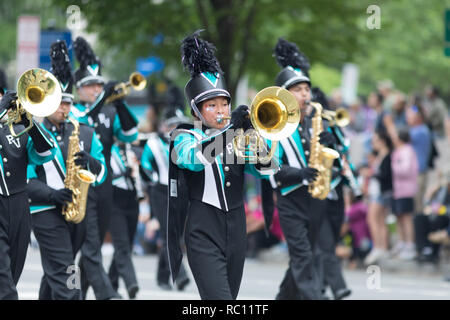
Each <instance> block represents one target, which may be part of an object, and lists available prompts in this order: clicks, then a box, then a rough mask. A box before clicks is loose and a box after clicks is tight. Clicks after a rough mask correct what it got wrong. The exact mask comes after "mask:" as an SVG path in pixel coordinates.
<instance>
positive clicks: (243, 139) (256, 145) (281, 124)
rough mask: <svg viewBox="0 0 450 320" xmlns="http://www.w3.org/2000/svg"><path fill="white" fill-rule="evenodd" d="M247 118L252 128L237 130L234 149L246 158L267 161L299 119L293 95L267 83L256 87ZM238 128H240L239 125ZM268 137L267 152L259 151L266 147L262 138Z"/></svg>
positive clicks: (294, 128) (295, 127) (296, 103)
mask: <svg viewBox="0 0 450 320" xmlns="http://www.w3.org/2000/svg"><path fill="white" fill-rule="evenodd" d="M250 120H251V122H252V125H253V128H255V130H254V131H252V132H250V133H246V134H238V135H237V136H236V137H235V138H234V139H233V147H234V152H235V154H236V156H237V157H240V158H242V159H245V160H246V161H250V162H251V161H258V162H261V163H267V162H269V161H270V160H271V159H272V157H273V155H274V154H275V150H276V148H277V145H278V141H279V140H282V139H285V138H287V137H289V136H290V135H291V134H292V133H294V131H295V130H296V129H297V126H298V123H299V122H300V108H299V107H298V102H297V100H296V99H295V97H294V95H293V94H292V93H290V92H289V91H288V90H286V89H284V88H281V87H275V86H273V87H267V88H265V89H263V90H261V91H259V92H258V93H257V94H256V96H255V98H254V99H253V101H252V103H251V106H250ZM241 131H243V130H242V129H241ZM263 138H265V139H267V140H271V141H272V146H271V148H270V152H269V153H268V154H267V155H265V156H261V155H258V154H259V153H260V152H262V151H266V150H264V148H265V143H264V139H263Z"/></svg>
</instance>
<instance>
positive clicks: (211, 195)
mask: <svg viewBox="0 0 450 320" xmlns="http://www.w3.org/2000/svg"><path fill="white" fill-rule="evenodd" d="M202 201H203V202H205V203H208V204H210V205H212V206H214V207H216V208H219V209H221V208H222V207H221V205H220V200H219V195H218V194H217V186H216V179H215V177H214V172H213V168H212V165H211V164H209V165H206V166H205V182H204V187H203V197H202Z"/></svg>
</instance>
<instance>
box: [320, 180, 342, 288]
mask: <svg viewBox="0 0 450 320" xmlns="http://www.w3.org/2000/svg"><path fill="white" fill-rule="evenodd" d="M336 192H337V194H338V200H330V199H327V200H325V202H326V212H325V214H324V218H323V220H322V223H321V225H320V230H319V239H318V245H317V250H316V257H315V258H316V267H317V269H318V274H319V277H320V281H321V284H322V291H325V287H326V285H329V286H330V288H331V291H332V292H333V294H334V295H335V294H336V292H337V291H338V290H339V289H345V288H346V287H347V285H346V283H345V280H344V276H343V274H342V267H341V261H340V260H339V258H338V257H337V256H336V246H337V244H338V242H339V238H340V231H341V227H342V223H343V222H344V215H345V211H344V198H343V192H342V186H338V187H337V188H336Z"/></svg>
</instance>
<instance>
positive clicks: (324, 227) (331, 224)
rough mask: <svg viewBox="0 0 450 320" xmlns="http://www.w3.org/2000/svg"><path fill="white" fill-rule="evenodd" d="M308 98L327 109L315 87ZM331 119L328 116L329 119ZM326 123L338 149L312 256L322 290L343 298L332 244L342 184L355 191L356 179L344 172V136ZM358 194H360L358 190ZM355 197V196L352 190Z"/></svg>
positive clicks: (346, 167) (341, 210)
mask: <svg viewBox="0 0 450 320" xmlns="http://www.w3.org/2000/svg"><path fill="white" fill-rule="evenodd" d="M312 93H313V94H312V96H313V97H312V100H313V101H316V102H319V103H320V104H321V105H322V106H323V108H324V110H330V107H329V105H328V101H327V98H326V96H325V94H324V93H323V92H322V91H321V90H320V89H319V88H317V87H316V88H313V89H312ZM330 120H331V119H330ZM324 122H326V123H327V124H328V125H327V127H328V129H327V130H328V131H329V132H331V133H332V134H333V136H334V138H335V143H334V145H333V148H334V149H335V150H338V152H339V153H340V155H341V158H340V159H336V160H335V166H334V167H333V179H332V181H331V191H330V193H329V194H328V197H327V199H326V200H325V201H326V212H325V214H324V217H323V220H322V223H321V225H320V229H319V239H318V242H317V251H316V259H317V262H316V263H317V266H318V268H317V269H318V273H319V279H320V281H321V283H322V284H323V288H322V292H323V293H324V292H325V291H326V289H325V288H326V286H330V288H331V291H332V293H333V296H334V298H335V299H336V300H340V299H343V298H345V297H347V296H349V295H350V294H351V290H350V289H348V288H347V284H346V282H345V279H344V275H343V273H342V267H341V262H340V260H339V258H338V257H337V256H336V246H337V244H338V243H339V239H340V232H341V227H342V224H343V222H344V217H345V208H344V192H343V186H344V184H348V185H350V186H353V188H354V189H355V190H354V191H358V190H359V188H358V186H357V181H356V179H355V177H354V175H353V173H351V172H350V176H349V175H348V174H347V175H346V174H344V170H345V171H348V170H351V167H350V165H351V164H349V163H348V158H346V157H348V153H349V147H350V146H349V142H348V140H347V139H345V135H344V132H343V131H342V130H341V128H340V127H339V126H338V125H337V124H336V120H332V121H331V122H330V121H329V120H324ZM359 195H361V193H360V191H359ZM355 196H358V194H357V193H356V194H355Z"/></svg>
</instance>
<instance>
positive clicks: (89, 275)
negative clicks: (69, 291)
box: [79, 188, 117, 300]
mask: <svg viewBox="0 0 450 320" xmlns="http://www.w3.org/2000/svg"><path fill="white" fill-rule="evenodd" d="M99 199H101V198H100V197H98V195H97V190H96V189H94V188H89V200H88V202H87V205H86V217H85V219H86V238H85V240H84V243H83V245H82V247H81V258H80V261H79V266H80V272H81V292H82V296H83V299H85V298H86V292H87V290H88V288H89V286H90V285H91V286H92V288H93V289H94V293H95V298H96V299H97V300H105V299H110V298H112V297H114V296H117V293H116V292H115V290H114V288H113V287H112V285H111V280H110V279H109V276H108V275H107V273H106V271H105V268H104V267H103V257H102V240H101V239H103V238H102V237H101V236H100V230H99V218H98V207H99ZM108 201H109V202H110V203H111V202H112V196H111V198H110V199H109V200H108Z"/></svg>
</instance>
